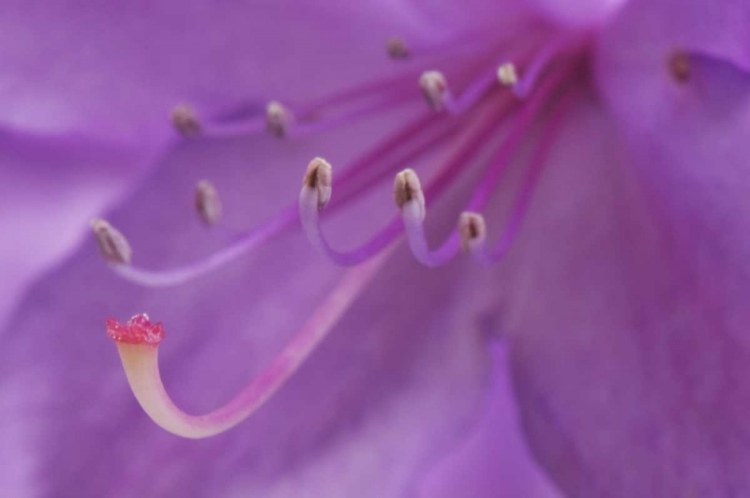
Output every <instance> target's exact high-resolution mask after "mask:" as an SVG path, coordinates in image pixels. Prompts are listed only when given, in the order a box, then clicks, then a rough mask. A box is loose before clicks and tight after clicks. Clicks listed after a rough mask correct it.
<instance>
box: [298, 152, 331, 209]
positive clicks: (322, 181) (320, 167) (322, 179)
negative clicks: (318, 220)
mask: <svg viewBox="0 0 750 498" xmlns="http://www.w3.org/2000/svg"><path fill="white" fill-rule="evenodd" d="M332 175H333V168H331V165H330V164H328V161H326V160H325V159H321V158H320V157H316V158H315V159H313V160H312V161H310V164H308V166H307V172H305V177H304V179H303V181H302V193H303V194H304V195H306V196H312V197H314V201H315V202H314V204H315V205H316V206H317V208H318V211H322V210H323V209H324V208H325V207H326V205H328V201H330V200H331V183H332V181H333V179H332Z"/></svg>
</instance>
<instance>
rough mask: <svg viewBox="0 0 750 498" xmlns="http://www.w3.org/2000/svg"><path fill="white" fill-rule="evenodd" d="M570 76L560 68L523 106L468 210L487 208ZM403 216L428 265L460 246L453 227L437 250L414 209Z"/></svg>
mask: <svg viewBox="0 0 750 498" xmlns="http://www.w3.org/2000/svg"><path fill="white" fill-rule="evenodd" d="M566 76H567V72H565V71H559V72H558V73H557V74H556V75H554V76H552V77H550V78H548V79H547V80H545V81H544V83H543V84H542V86H541V87H540V88H539V90H538V91H537V92H535V93H534V95H533V97H532V98H531V99H530V100H529V102H528V103H527V104H526V105H525V106H523V107H522V108H521V111H520V113H519V116H518V119H517V120H516V122H515V123H514V124H513V127H512V128H511V131H510V134H509V135H508V137H507V138H506V140H505V141H504V142H503V144H502V145H501V146H500V148H499V149H498V152H497V157H496V158H495V160H494V162H493V165H492V166H491V167H490V168H488V169H487V171H486V172H485V174H484V176H483V178H482V180H481V181H480V185H479V188H478V189H477V190H476V191H475V192H474V194H473V195H472V197H471V199H470V200H469V203H468V208H467V209H469V210H472V211H479V210H482V209H484V207H485V206H486V205H487V203H488V202H489V199H490V195H491V193H492V192H494V190H495V189H496V187H497V184H498V183H499V182H500V180H501V178H502V175H503V173H504V171H505V168H506V166H507V165H508V164H509V163H510V160H511V158H512V156H513V154H514V152H515V150H516V149H517V148H518V146H519V145H520V143H521V141H522V140H523V138H524V136H526V133H527V132H528V130H529V129H530V127H531V125H532V124H533V121H534V119H535V118H536V117H537V115H538V114H539V113H541V111H542V108H543V107H544V105H545V104H546V103H548V98H549V97H550V95H551V93H552V92H553V91H554V90H555V89H556V88H557V87H558V85H559V84H560V82H561V81H562V80H563V79H564V78H565V77H566ZM402 218H403V221H404V226H405V228H406V239H407V241H408V243H409V248H410V249H411V251H412V254H413V255H414V257H415V258H416V259H417V261H419V262H420V263H422V264H423V265H425V266H429V267H437V266H442V265H444V264H445V263H447V262H448V261H450V260H451V259H453V258H454V257H455V256H456V255H458V252H459V250H460V236H459V233H458V231H457V230H454V231H453V232H452V233H451V234H450V236H449V237H448V238H447V239H446V240H445V241H444V242H443V244H442V245H441V246H439V247H438V248H437V249H435V250H431V249H430V248H429V245H428V243H427V238H426V236H425V232H424V226H423V225H424V224H423V220H422V219H420V218H419V217H418V216H415V215H414V213H413V212H409V211H402Z"/></svg>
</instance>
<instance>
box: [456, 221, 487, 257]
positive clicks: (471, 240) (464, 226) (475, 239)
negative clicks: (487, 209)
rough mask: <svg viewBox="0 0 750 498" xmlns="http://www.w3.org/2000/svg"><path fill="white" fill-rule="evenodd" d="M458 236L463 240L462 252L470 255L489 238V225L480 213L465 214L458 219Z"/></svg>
mask: <svg viewBox="0 0 750 498" xmlns="http://www.w3.org/2000/svg"><path fill="white" fill-rule="evenodd" d="M458 235H459V237H460V238H461V250H463V251H464V252H465V253H469V252H471V251H472V249H474V248H475V247H476V246H477V245H479V244H482V243H483V242H484V239H485V238H486V237H487V225H486V224H485V222H484V217H483V216H482V215H481V214H478V213H470V212H463V213H461V216H459V218H458Z"/></svg>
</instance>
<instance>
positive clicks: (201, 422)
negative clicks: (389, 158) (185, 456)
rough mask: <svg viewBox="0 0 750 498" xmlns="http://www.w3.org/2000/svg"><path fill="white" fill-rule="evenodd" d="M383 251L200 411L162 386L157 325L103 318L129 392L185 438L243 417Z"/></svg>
mask: <svg viewBox="0 0 750 498" xmlns="http://www.w3.org/2000/svg"><path fill="white" fill-rule="evenodd" d="M389 253H390V251H388V252H386V253H384V254H382V255H381V256H380V257H378V258H376V259H374V260H372V261H371V262H369V263H368V264H366V265H362V266H360V267H358V268H355V269H352V270H349V272H347V274H346V275H344V277H343V278H342V279H341V281H340V282H339V284H338V285H337V287H336V288H335V289H334V290H333V292H332V293H331V294H330V295H329V296H328V298H327V299H326V301H325V302H324V303H323V304H322V305H321V306H320V307H319V308H318V309H317V310H316V311H315V312H314V313H313V315H312V316H311V317H310V319H309V320H308V321H307V322H306V323H305V325H303V327H302V328H301V329H300V330H299V332H297V334H296V335H295V336H294V337H293V338H292V340H291V341H289V343H288V344H287V345H286V347H285V348H284V349H283V350H282V351H281V353H279V355H278V356H276V358H275V359H274V360H273V361H272V362H271V363H270V364H269V365H268V366H267V367H266V368H265V369H264V370H263V371H262V372H261V373H260V374H259V375H258V376H257V377H256V378H255V379H254V380H253V381H252V382H251V383H250V384H249V385H248V386H247V387H246V388H245V389H244V390H243V391H242V392H240V393H239V394H238V395H237V396H236V397H235V398H234V399H232V400H231V401H230V402H229V403H227V404H226V405H224V406H223V407H221V408H219V409H217V410H215V411H212V412H210V413H208V414H205V415H198V416H195V415H189V414H187V413H185V412H183V411H182V410H180V409H179V408H178V407H177V406H175V404H174V403H173V401H172V399H171V398H170V397H169V394H167V392H166V390H165V388H164V384H163V383H162V380H161V374H160V371H159V360H158V352H159V347H158V346H159V343H160V342H161V340H162V339H163V338H164V332H163V329H162V326H161V324H156V325H151V323H150V322H149V320H148V317H147V316H146V315H141V316H138V317H134V318H133V319H131V320H130V321H129V322H128V324H127V325H120V324H118V323H117V322H116V321H114V320H109V321H108V322H107V335H108V336H109V337H110V338H111V339H113V340H114V341H115V344H116V345H117V350H118V352H119V354H120V359H121V360H122V366H123V368H124V370H125V375H126V377H127V379H128V383H129V384H130V388H131V390H132V391H133V394H134V395H135V397H136V399H137V400H138V403H139V404H140V405H141V407H142V408H143V410H144V411H145V412H146V414H148V416H149V417H151V419H152V420H153V421H154V422H156V424H158V425H159V426H160V427H162V428H163V429H165V430H167V431H169V432H171V433H172V434H175V435H178V436H182V437H185V438H191V439H200V438H205V437H210V436H214V435H216V434H220V433H222V432H224V431H226V430H228V429H230V428H232V427H234V426H235V425H237V424H239V423H240V422H242V421H243V420H245V419H246V418H247V417H249V416H250V415H252V414H253V413H254V412H255V411H256V410H257V409H258V408H260V407H261V406H263V404H264V403H265V402H266V401H268V400H269V399H270V398H271V396H273V394H274V393H275V392H276V391H278V389H279V388H280V387H281V386H282V385H283V384H284V383H285V382H286V381H287V379H289V377H291V375H292V374H293V373H294V372H295V371H296V370H297V369H298V368H299V367H300V366H301V365H302V363H304V361H305V360H306V359H307V358H308V357H309V356H310V354H311V353H312V352H313V351H314V350H315V348H316V347H317V346H318V344H320V342H321V341H322V340H323V339H324V338H325V337H326V335H327V334H328V332H329V331H330V330H331V329H332V328H333V327H334V326H335V325H336V323H337V322H338V321H339V320H340V319H341V317H342V316H343V315H344V314H345V313H346V311H347V310H348V309H349V307H350V306H351V304H352V303H353V302H354V300H355V299H357V297H358V296H359V294H360V293H361V292H362V291H363V290H364V289H365V288H366V287H367V285H368V284H369V283H370V282H371V281H372V279H373V278H374V277H375V276H376V275H377V274H378V271H379V269H380V268H381V266H382V265H383V263H384V262H385V260H386V259H387V257H388V254H389Z"/></svg>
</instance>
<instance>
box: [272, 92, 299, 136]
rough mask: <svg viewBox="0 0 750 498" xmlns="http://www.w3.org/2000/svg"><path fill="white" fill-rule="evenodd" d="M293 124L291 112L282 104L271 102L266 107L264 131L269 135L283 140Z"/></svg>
mask: <svg viewBox="0 0 750 498" xmlns="http://www.w3.org/2000/svg"><path fill="white" fill-rule="evenodd" d="M293 123H294V116H293V115H292V112H291V111H290V110H289V109H287V108H286V107H285V106H284V105H283V104H281V103H279V102H276V101H272V102H269V103H268V105H267V106H266V130H268V133H270V134H271V135H273V136H275V137H278V138H284V137H285V136H287V134H288V133H289V128H290V127H291V126H292V124H293Z"/></svg>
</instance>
